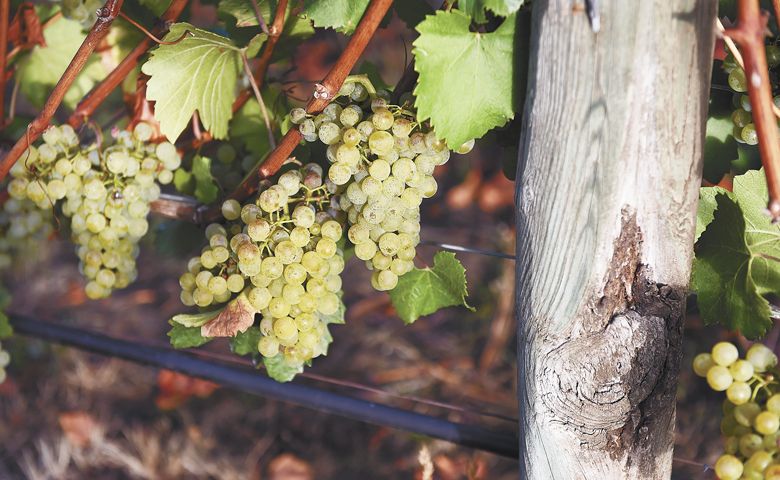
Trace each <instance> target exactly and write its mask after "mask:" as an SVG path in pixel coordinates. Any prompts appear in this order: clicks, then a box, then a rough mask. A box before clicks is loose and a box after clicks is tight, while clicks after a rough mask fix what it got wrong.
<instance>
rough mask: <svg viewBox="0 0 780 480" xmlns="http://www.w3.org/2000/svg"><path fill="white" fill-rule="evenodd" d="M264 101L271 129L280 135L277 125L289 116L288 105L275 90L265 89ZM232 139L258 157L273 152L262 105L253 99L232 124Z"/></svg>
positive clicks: (237, 113)
mask: <svg viewBox="0 0 780 480" xmlns="http://www.w3.org/2000/svg"><path fill="white" fill-rule="evenodd" d="M262 93H263V101H264V102H265V105H266V107H267V108H266V110H267V111H268V117H269V120H270V122H271V128H273V129H274V134H275V135H278V134H279V132H278V131H277V129H276V128H275V127H276V124H278V123H279V120H280V119H281V118H284V117H285V115H286V114H287V111H288V109H287V103H286V102H285V101H283V100H284V97H282V98H280V94H281V91H280V90H278V89H273V88H264V89H263V92H262ZM230 138H231V139H233V140H237V141H238V142H240V143H241V144H243V145H244V146H245V147H246V149H247V150H249V151H250V152H252V153H254V154H255V155H257V156H263V155H266V154H267V153H268V152H269V151H270V150H271V144H270V143H269V142H268V129H267V128H265V120H264V119H263V115H262V113H261V112H260V104H259V103H257V100H256V99H255V98H254V97H252V98H250V99H249V100H248V101H247V102H246V103H245V104H244V106H243V107H241V109H240V110H239V111H238V112H236V116H235V117H234V118H233V120H232V121H231V122H230Z"/></svg>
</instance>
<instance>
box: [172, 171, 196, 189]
mask: <svg viewBox="0 0 780 480" xmlns="http://www.w3.org/2000/svg"><path fill="white" fill-rule="evenodd" d="M173 186H174V187H176V190H178V191H179V192H181V193H183V194H185V195H192V194H193V193H195V177H194V176H193V175H192V173H191V172H188V171H187V170H185V169H183V168H179V169H177V170H176V171H175V172H173Z"/></svg>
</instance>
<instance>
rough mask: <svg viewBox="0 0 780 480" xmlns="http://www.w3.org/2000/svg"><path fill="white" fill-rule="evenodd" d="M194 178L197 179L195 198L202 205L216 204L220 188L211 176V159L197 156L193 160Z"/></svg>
mask: <svg viewBox="0 0 780 480" xmlns="http://www.w3.org/2000/svg"><path fill="white" fill-rule="evenodd" d="M192 176H193V177H194V178H195V191H194V195H195V198H197V199H198V200H199V201H200V202H201V203H206V204H208V203H213V202H215V201H216V200H217V196H218V195H219V187H217V181H216V180H215V179H214V177H213V176H212V175H211V159H210V158H208V157H204V156H201V155H195V156H194V157H193V158H192Z"/></svg>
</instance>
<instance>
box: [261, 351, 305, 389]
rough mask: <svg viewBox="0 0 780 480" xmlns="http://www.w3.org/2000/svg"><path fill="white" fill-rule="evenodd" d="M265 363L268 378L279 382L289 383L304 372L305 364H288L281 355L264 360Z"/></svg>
mask: <svg viewBox="0 0 780 480" xmlns="http://www.w3.org/2000/svg"><path fill="white" fill-rule="evenodd" d="M263 363H264V364H265V370H266V372H268V376H269V377H271V378H273V379H274V380H276V381H277V382H282V383H284V382H289V381H290V380H292V379H293V378H295V376H296V375H298V374H299V373H302V372H303V363H290V362H287V361H286V360H285V359H284V355H282V354H281V353H280V354H278V355H277V356H275V357H271V358H263Z"/></svg>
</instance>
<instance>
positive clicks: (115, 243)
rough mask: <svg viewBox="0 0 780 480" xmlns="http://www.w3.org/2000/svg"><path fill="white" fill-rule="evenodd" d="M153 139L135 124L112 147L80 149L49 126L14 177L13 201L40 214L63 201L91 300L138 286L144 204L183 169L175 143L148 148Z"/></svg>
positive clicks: (69, 133)
mask: <svg viewBox="0 0 780 480" xmlns="http://www.w3.org/2000/svg"><path fill="white" fill-rule="evenodd" d="M151 135H152V129H151V127H150V126H149V125H148V124H145V123H139V124H138V125H136V127H135V129H134V130H133V132H132V133H130V132H119V133H117V134H116V142H115V143H114V144H113V145H110V146H108V147H106V148H103V149H100V148H98V147H97V146H96V145H93V146H91V147H88V148H82V146H81V145H80V144H79V139H78V137H77V135H76V133H75V132H74V130H73V129H72V128H71V127H70V126H68V125H64V126H62V127H50V128H49V129H47V130H46V131H45V132H44V133H43V141H44V143H43V144H41V145H40V146H38V147H37V148H36V147H31V148H30V149H29V150H28V151H27V152H26V154H25V155H24V156H23V157H22V158H23V161H22V162H19V163H17V165H15V166H14V168H13V169H12V170H11V174H12V176H13V177H14V178H13V180H11V182H10V184H9V185H8V192H9V194H10V196H11V197H12V198H13V199H18V200H20V201H23V200H25V199H26V200H28V201H31V202H33V203H35V204H36V205H37V206H38V207H39V208H41V209H51V208H52V207H53V206H54V205H55V203H56V202H59V201H62V213H63V214H64V215H65V216H67V217H70V219H71V222H70V229H71V237H72V240H73V241H74V243H76V245H77V249H76V253H77V255H78V257H79V260H80V265H79V269H80V271H81V272H82V273H83V274H84V276H85V277H86V278H87V279H88V282H87V285H86V287H85V292H86V294H87V296H88V297H89V298H92V299H97V298H104V297H107V296H108V295H109V294H110V293H111V291H112V290H113V289H117V288H123V287H126V286H127V285H129V284H130V283H131V282H132V281H133V280H135V278H136V275H137V272H136V266H135V258H136V257H137V256H138V242H139V240H140V239H141V237H143V236H144V235H145V234H146V232H147V230H148V228H149V224H148V222H147V219H146V217H147V215H148V213H149V210H150V207H149V204H150V203H151V202H152V201H154V200H156V199H157V198H158V197H159V196H160V186H159V185H158V183H159V184H167V183H170V182H171V181H172V180H173V172H172V171H173V170H174V169H176V168H178V167H179V165H180V164H181V158H180V157H179V154H178V153H177V151H176V148H175V147H174V146H173V145H172V144H170V143H168V142H164V143H160V144H157V145H154V144H147V143H146V142H147V141H148V140H149V138H150V137H151Z"/></svg>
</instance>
